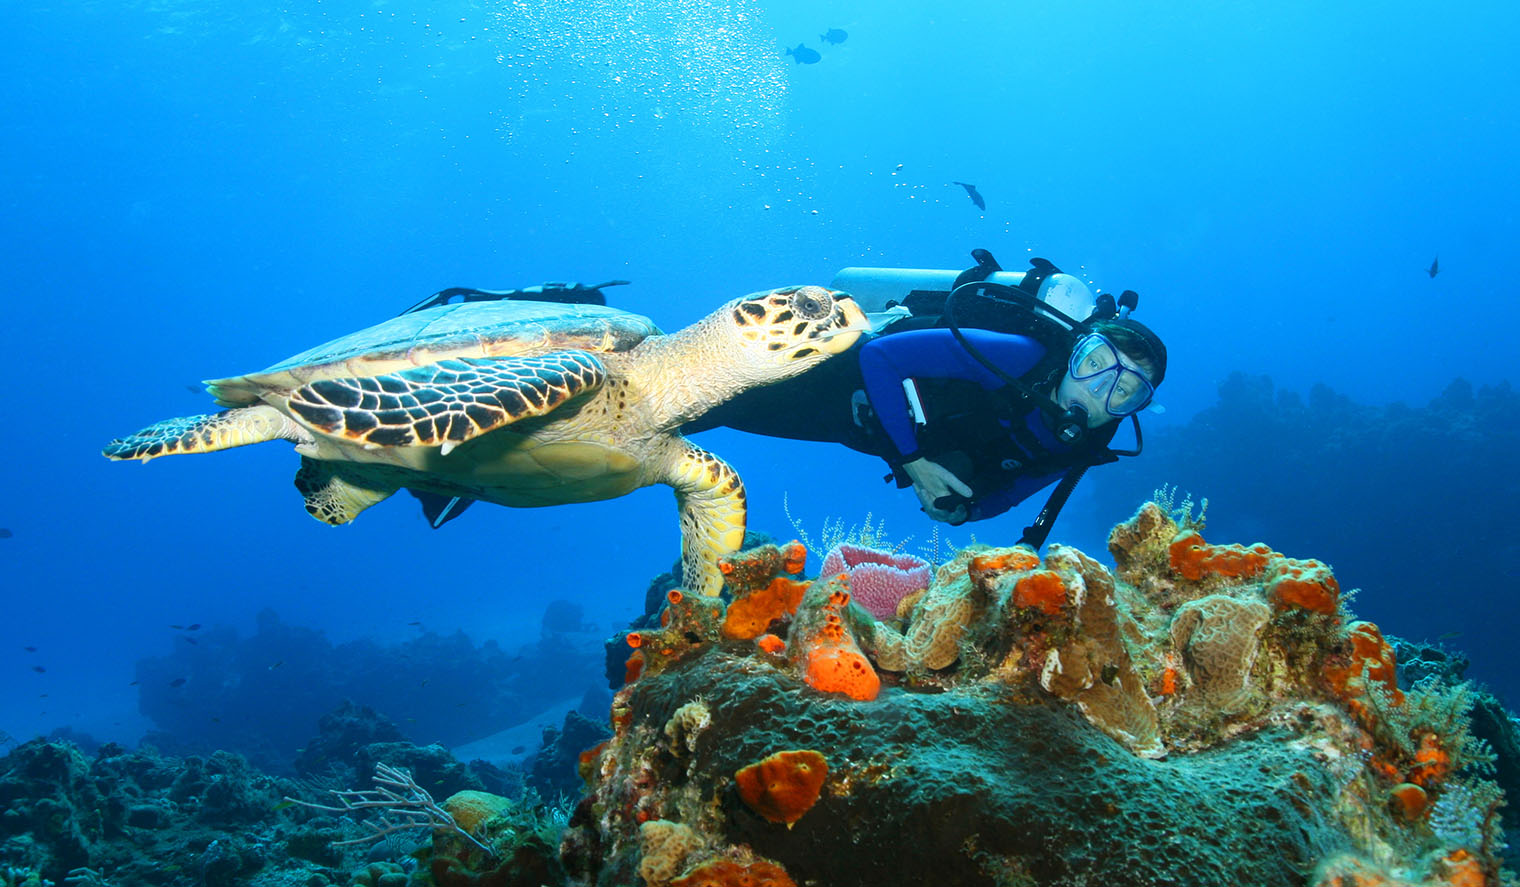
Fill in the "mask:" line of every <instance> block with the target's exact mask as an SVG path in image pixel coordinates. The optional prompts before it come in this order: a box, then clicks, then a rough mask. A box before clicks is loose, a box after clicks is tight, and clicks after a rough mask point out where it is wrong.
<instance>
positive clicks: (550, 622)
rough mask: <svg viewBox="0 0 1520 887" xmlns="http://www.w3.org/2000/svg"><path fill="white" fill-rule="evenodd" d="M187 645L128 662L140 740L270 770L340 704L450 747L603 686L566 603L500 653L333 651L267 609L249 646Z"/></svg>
mask: <svg viewBox="0 0 1520 887" xmlns="http://www.w3.org/2000/svg"><path fill="white" fill-rule="evenodd" d="M194 640H195V643H189V642H187V641H186V640H185V639H184V638H183V637H181V639H180V640H179V641H178V642H177V643H176V645H175V649H174V651H173V652H172V653H171V654H170V655H168V656H162V657H154V658H147V659H142V660H140V661H139V662H138V663H137V669H136V671H137V674H136V676H137V685H138V694H139V708H140V709H141V711H142V713H143V714H144V715H147V716H148V717H149V718H151V719H152V720H153V722H154V724H155V725H156V726H157V728H158V729H157V730H156V731H154V732H153V733H151V734H149V736H148V737H147V741H148V742H150V743H152V744H153V745H154V746H155V747H156V748H158V749H159V750H161V751H164V752H166V753H172V754H176V755H192V754H199V755H204V754H208V753H210V752H211V751H214V750H218V749H222V750H235V751H237V752H238V753H239V754H242V755H243V756H245V757H246V758H248V760H249V761H251V762H253V763H254V764H255V765H257V766H258V767H260V768H262V769H265V770H268V771H270V772H273V773H284V774H288V773H290V772H291V771H290V767H291V762H292V760H294V759H295V757H296V755H297V750H298V749H299V748H301V746H302V744H303V743H304V742H305V741H306V740H307V738H308V737H310V735H311V733H312V731H313V730H315V729H316V725H317V719H318V718H320V717H322V716H323V715H324V714H325V713H326V712H328V711H330V710H332V709H333V708H334V707H335V706H337V705H339V704H340V703H342V702H344V701H345V700H349V701H353V702H357V703H360V704H364V705H368V706H371V707H373V708H375V709H377V710H379V711H381V712H383V713H384V714H385V715H386V716H387V717H389V718H391V719H392V720H393V721H394V722H395V723H397V724H400V725H402V728H403V732H404V734H405V736H407V737H409V738H413V739H416V740H418V741H421V742H424V743H439V744H441V745H445V746H449V747H453V746H456V745H460V744H463V743H466V742H469V741H472V740H475V739H479V738H481V737H483V736H487V735H489V734H492V733H495V732H497V731H500V730H504V729H506V728H508V727H511V726H513V725H515V724H517V723H520V722H521V721H522V720H523V719H525V718H528V717H531V716H532V715H534V714H536V713H538V712H540V711H542V710H544V709H546V708H549V707H551V706H553V705H554V704H556V703H559V702H561V701H563V700H565V699H567V698H573V697H578V696H581V695H582V694H583V693H584V692H585V691H586V689H587V688H588V687H592V686H596V685H601V684H602V683H603V678H602V674H601V673H602V664H601V663H602V660H603V656H604V654H603V650H602V642H603V638H602V637H601V636H600V635H598V634H594V633H591V632H588V631H586V630H585V628H584V627H583V626H582V624H581V619H580V608H579V607H578V606H577V605H574V604H571V603H569V602H567V601H551V602H550V603H549V605H548V606H547V608H546V609H545V611H544V614H543V618H542V620H541V629H540V638H539V641H538V642H537V643H533V644H528V645H524V646H523V647H522V648H520V649H518V650H516V651H514V652H511V653H509V652H507V651H504V650H502V649H501V648H500V647H499V646H497V644H496V643H495V642H494V641H487V642H485V643H483V644H480V645H478V646H477V645H476V644H475V643H473V642H472V641H471V640H470V639H469V638H468V637H466V636H465V635H464V633H462V632H455V633H453V634H450V635H440V634H435V633H433V632H429V631H422V632H421V633H420V634H419V635H418V636H417V637H416V638H413V639H411V640H408V641H405V642H402V643H395V644H380V643H375V642H373V641H368V640H359V641H352V642H348V643H343V644H333V643H332V642H331V641H329V640H328V639H327V638H326V636H325V635H324V634H323V633H322V632H320V631H316V630H313V629H311V628H305V627H301V626H296V625H291V624H289V623H286V622H284V621H282V620H281V619H280V617H279V616H278V615H277V614H276V613H275V612H274V611H272V610H264V611H262V612H260V613H259V614H258V621H257V630H256V631H255V633H254V634H253V635H252V636H250V637H241V636H239V635H238V633H237V632H235V631H233V630H232V629H231V628H227V627H217V626H210V627H208V628H206V629H205V630H203V631H201V632H200V633H199V636H198V637H196V638H195V639H194ZM398 738H399V737H398Z"/></svg>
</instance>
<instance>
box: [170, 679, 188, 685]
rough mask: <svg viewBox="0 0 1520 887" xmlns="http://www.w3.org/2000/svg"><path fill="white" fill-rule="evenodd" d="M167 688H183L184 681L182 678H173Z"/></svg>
mask: <svg viewBox="0 0 1520 887" xmlns="http://www.w3.org/2000/svg"><path fill="white" fill-rule="evenodd" d="M169 686H171V687H183V686H185V679H184V678H175V679H174V680H172V681H170V682H169Z"/></svg>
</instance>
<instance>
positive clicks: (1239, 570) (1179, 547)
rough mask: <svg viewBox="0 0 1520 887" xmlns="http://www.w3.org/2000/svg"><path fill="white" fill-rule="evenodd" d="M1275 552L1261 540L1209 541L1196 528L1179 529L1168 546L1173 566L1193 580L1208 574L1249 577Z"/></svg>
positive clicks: (1177, 571)
mask: <svg viewBox="0 0 1520 887" xmlns="http://www.w3.org/2000/svg"><path fill="white" fill-rule="evenodd" d="M1275 554H1276V552H1274V551H1272V549H1270V548H1268V547H1267V546H1265V545H1262V544H1261V543H1259V542H1258V543H1257V544H1255V545H1252V546H1251V547H1250V548H1246V547H1244V546H1241V545H1210V544H1208V543H1207V542H1204V541H1203V537H1202V536H1200V535H1198V532H1197V531H1196V530H1185V531H1183V532H1181V533H1178V534H1177V538H1175V539H1173V540H1172V544H1171V545H1170V546H1169V547H1168V548H1167V557H1168V559H1169V561H1170V563H1171V566H1172V570H1173V571H1174V572H1176V573H1177V575H1179V576H1181V577H1182V578H1184V579H1187V580H1188V581H1190V582H1198V581H1200V580H1202V579H1203V578H1204V577H1205V576H1222V577H1224V578H1226V579H1249V578H1250V577H1252V576H1255V575H1256V574H1257V573H1260V572H1261V571H1262V568H1264V567H1265V566H1266V565H1267V561H1268V560H1269V559H1271V558H1272V557H1273V556H1274V555H1275Z"/></svg>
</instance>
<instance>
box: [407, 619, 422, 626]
mask: <svg viewBox="0 0 1520 887" xmlns="http://www.w3.org/2000/svg"><path fill="white" fill-rule="evenodd" d="M421 624H422V622H420V621H419V620H416V619H413V620H412V621H411V622H408V623H407V625H421Z"/></svg>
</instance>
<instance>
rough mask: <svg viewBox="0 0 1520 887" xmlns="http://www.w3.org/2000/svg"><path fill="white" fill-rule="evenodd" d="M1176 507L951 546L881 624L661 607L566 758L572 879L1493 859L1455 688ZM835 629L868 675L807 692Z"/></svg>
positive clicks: (1315, 867) (1295, 878)
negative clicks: (595, 739)
mask: <svg viewBox="0 0 1520 887" xmlns="http://www.w3.org/2000/svg"><path fill="white" fill-rule="evenodd" d="M1179 522H1180V523H1181V526H1179ZM1200 530H1201V527H1200V526H1197V525H1195V524H1194V522H1193V521H1191V520H1190V519H1189V518H1188V517H1187V516H1186V515H1183V516H1181V517H1178V516H1174V515H1171V514H1168V513H1167V512H1166V511H1165V510H1163V509H1162V508H1161V507H1159V506H1157V505H1156V504H1155V503H1147V504H1146V505H1145V506H1144V507H1143V508H1141V509H1140V510H1139V511H1138V512H1137V513H1136V514H1135V516H1134V517H1132V518H1131V519H1130V520H1129V521H1128V522H1126V523H1124V524H1122V525H1120V526H1119V527H1116V528H1115V529H1114V531H1113V533H1112V535H1111V537H1110V541H1109V548H1110V553H1111V554H1112V556H1113V558H1114V561H1115V564H1116V568H1115V569H1113V570H1110V569H1109V568H1107V567H1105V566H1104V565H1102V564H1100V563H1099V562H1097V561H1096V560H1094V559H1093V558H1091V557H1088V556H1087V555H1085V554H1083V553H1082V552H1080V551H1077V550H1076V549H1073V548H1069V547H1063V546H1059V545H1056V546H1051V548H1050V550H1049V551H1048V553H1047V554H1046V555H1045V556H1044V557H1043V558H1040V557H1038V556H1036V555H1035V554H1034V553H1033V552H1030V551H1029V550H1027V549H1023V548H1003V549H996V548H985V547H983V548H976V549H970V550H966V551H962V552H960V553H959V554H958V555H957V556H956V557H955V558H953V559H952V560H950V561H949V562H947V563H945V564H942V565H940V566H939V567H938V569H937V571H936V572H935V575H934V576H933V580H932V584H931V586H930V588H929V589H928V590H927V591H926V592H924V593H923V594H921V595H919V596H917V597H916V598H914V599H911V601H910V602H908V603H907V604H905V606H904V607H901V608H899V609H898V611H897V612H896V613H894V614H893V616H892V618H880V619H879V618H877V617H876V616H873V614H872V613H871V612H870V611H868V610H866V609H865V608H863V607H861V606H860V605H859V604H858V603H854V602H852V601H851V600H850V593H849V577H848V576H841V575H838V574H835V575H825V576H824V577H822V578H820V579H817V580H814V581H813V583H812V585H811V587H809V588H808V589H807V590H806V591H805V592H804V593H803V594H802V595H801V599H800V602H799V603H798V604H797V605H796V608H795V610H794V611H790V610H788V609H787V608H781V609H777V610H775V611H773V612H774V614H775V618H774V619H772V620H771V621H770V623H769V625H768V626H767V627H768V628H769V629H770V632H769V633H767V634H766V635H765V638H766V639H767V640H765V641H764V642H763V643H757V642H756V641H755V640H752V639H745V638H737V637H734V636H733V635H732V633H730V634H727V635H726V634H724V633H723V632H722V631H721V630H720V628H719V626H721V625H722V621H723V620H722V618H721V614H719V613H716V612H715V613H711V614H708V613H697V612H693V611H690V608H689V607H686V605H685V604H684V603H682V602H679V601H673V602H672V611H671V613H670V615H669V616H668V618H667V619H666V620H665V626H666V627H665V628H664V630H663V631H660V632H658V633H655V634H651V635H650V636H649V637H646V638H642V639H641V644H642V647H641V649H640V650H636V651H635V653H636V655H639V656H640V657H645V658H643V659H642V663H643V664H642V667H641V668H638V669H630V675H631V678H632V679H631V681H630V683H628V684H627V685H626V686H625V687H624V688H623V689H622V690H621V691H620V692H619V693H618V694H617V696H616V698H615V699H614V702H613V709H612V718H611V721H612V727H613V730H614V735H613V737H612V739H610V740H609V741H607V742H606V743H603V744H601V745H599V746H597V747H596V748H594V749H591V750H589V751H588V752H586V753H585V754H584V755H583V756H582V758H581V772H582V775H583V777H584V778H585V779H586V783H587V794H586V795H585V797H584V798H583V799H582V801H581V803H580V805H579V806H578V808H577V809H576V812H575V814H574V815H573V817H572V818H571V821H570V825H569V828H568V829H567V830H566V832H565V837H564V839H563V842H562V845H561V855H562V859H563V862H564V864H565V867H566V871H567V872H568V873H569V876H570V879H571V882H572V883H575V884H581V885H593V884H594V885H606V887H611V885H632V884H647V885H650V887H665V885H686V884H696V883H701V884H709V883H711V884H740V883H757V884H758V883H775V884H789V883H796V884H819V885H829V887H853V885H861V887H864V885H878V887H881V885H922V884H934V885H937V887H957V885H1072V887H1075V885H1084V884H1105V885H1113V887H1142V885H1147V887H1148V885H1157V884H1251V885H1257V887H1275V885H1283V887H1289V885H1292V887H1298V885H1306V887H1342V885H1346V884H1368V885H1371V884H1388V885H1423V887H1436V885H1484V884H1494V885H1497V884H1499V883H1501V876H1502V874H1503V873H1501V870H1500V864H1499V859H1498V853H1499V852H1500V849H1501V847H1502V841H1501V840H1500V838H1499V834H1500V825H1499V819H1498V812H1497V811H1498V809H1499V807H1500V805H1501V804H1502V795H1501V793H1500V792H1499V790H1498V788H1497V787H1496V786H1495V785H1494V784H1493V783H1492V782H1489V781H1487V780H1486V779H1485V778H1484V777H1485V774H1486V772H1487V770H1486V767H1487V766H1488V764H1489V762H1490V760H1491V755H1489V754H1488V752H1487V749H1486V747H1485V746H1484V745H1483V743H1481V742H1479V741H1478V740H1476V739H1474V738H1473V737H1472V736H1471V735H1470V733H1469V730H1468V725H1469V709H1470V708H1471V705H1472V700H1473V693H1472V691H1471V690H1470V688H1468V687H1467V685H1462V684H1452V683H1446V682H1441V681H1428V682H1425V683H1422V684H1420V685H1417V686H1415V687H1410V688H1401V687H1399V686H1398V683H1397V678H1396V657H1395V655H1394V652H1393V649H1392V647H1391V646H1390V645H1389V644H1388V642H1387V641H1385V640H1384V639H1383V637H1382V635H1381V634H1380V633H1379V632H1378V631H1377V628H1376V626H1374V625H1371V624H1370V623H1366V622H1357V621H1355V620H1354V619H1353V618H1352V617H1351V614H1350V613H1349V612H1348V611H1347V610H1346V608H1345V602H1344V601H1343V600H1342V598H1341V595H1340V588H1339V586H1338V584H1337V583H1336V581H1335V579H1334V576H1333V575H1332V574H1331V571H1330V569H1329V567H1327V566H1326V565H1324V564H1321V563H1319V562H1316V561H1308V560H1297V559H1293V558H1288V557H1285V556H1283V555H1281V554H1278V553H1277V552H1275V551H1272V550H1271V549H1270V548H1268V547H1267V546H1265V545H1260V544H1257V545H1250V546H1242V545H1210V544H1209V543H1208V542H1206V541H1205V540H1204V539H1203V537H1202V535H1201V533H1200ZM757 557H758V556H757ZM738 572H743V571H741V570H735V573H738ZM749 572H751V573H757V572H758V573H760V574H762V575H747V576H746V580H745V581H746V584H747V585H748V586H749V587H750V588H755V589H758V588H764V587H768V584H769V582H770V580H771V579H772V578H773V577H770V576H766V575H763V573H764V571H763V570H762V571H756V570H750V571H749ZM789 581H791V580H789ZM735 596H736V599H742V593H736V595H735ZM683 607H686V609H684V610H683ZM880 612H881V613H882V615H883V616H885V612H886V611H885V610H884V609H883V610H881V611H880ZM838 650H846V651H849V653H850V655H851V656H859V657H860V659H861V661H862V662H863V663H864V667H866V668H868V669H870V670H871V671H872V672H873V673H874V680H875V682H879V691H875V692H869V693H858V692H849V690H852V689H853V688H848V689H840V688H834V687H831V686H829V685H826V684H825V685H822V686H821V685H820V683H819V682H818V681H817V680H816V668H815V667H814V664H815V663H816V662H817V661H818V658H817V657H818V654H819V651H825V652H831V651H838Z"/></svg>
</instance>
